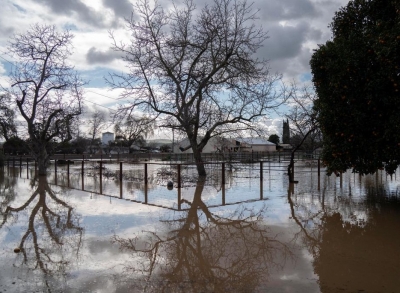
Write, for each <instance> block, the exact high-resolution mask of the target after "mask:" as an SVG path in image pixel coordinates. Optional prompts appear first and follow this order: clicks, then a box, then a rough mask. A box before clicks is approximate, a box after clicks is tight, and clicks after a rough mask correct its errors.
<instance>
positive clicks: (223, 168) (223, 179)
mask: <svg viewBox="0 0 400 293" xmlns="http://www.w3.org/2000/svg"><path fill="white" fill-rule="evenodd" d="M221 168H222V170H221V171H222V184H225V163H222V167H221Z"/></svg>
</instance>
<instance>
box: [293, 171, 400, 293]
mask: <svg viewBox="0 0 400 293" xmlns="http://www.w3.org/2000/svg"><path fill="white" fill-rule="evenodd" d="M364 182H365V191H366V196H365V197H364V198H363V199H360V198H358V199H357V198H352V197H351V196H349V197H346V198H340V197H338V198H336V197H333V196H332V195H330V196H327V197H331V198H325V195H324V194H323V195H322V197H318V202H319V205H317V204H316V201H315V200H313V199H312V198H311V196H309V197H308V200H304V201H303V202H301V200H300V197H296V196H293V192H292V191H291V190H290V188H289V192H288V202H289V204H290V208H291V213H292V218H293V219H294V221H295V223H296V224H297V225H298V226H299V228H300V230H299V231H300V232H299V234H300V235H301V238H302V240H303V243H304V245H305V247H306V248H307V249H308V250H309V252H310V253H311V254H312V255H313V257H314V261H313V266H314V272H315V273H316V274H317V275H318V276H319V284H320V289H321V292H336V291H341V292H360V291H367V292H397V291H398V289H399V276H400V268H399V265H398V264H399V263H400V254H399V252H398V249H399V247H400V236H399V233H398V231H399V230H400V206H399V203H400V202H399V200H398V198H393V196H390V194H388V193H387V190H386V188H385V187H384V186H383V185H382V184H377V183H376V182H371V180H369V179H368V178H366V179H365V178H364ZM332 197H333V198H334V199H333V200H332ZM305 202H307V204H305ZM349 210H350V211H351V213H349Z"/></svg>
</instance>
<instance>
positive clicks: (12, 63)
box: [0, 51, 121, 108]
mask: <svg viewBox="0 0 400 293" xmlns="http://www.w3.org/2000/svg"><path fill="white" fill-rule="evenodd" d="M1 52H2V53H3V54H5V55H7V53H5V52H4V51H1ZM0 58H1V59H3V60H4V61H6V62H8V63H10V64H11V65H12V66H16V64H15V63H14V62H12V61H10V60H8V59H6V58H4V57H3V56H1V55H0ZM85 91H86V92H89V93H93V94H96V95H99V96H102V97H105V98H108V99H111V100H114V101H121V100H120V99H118V98H113V97H110V96H107V95H104V94H100V93H97V92H94V91H93V90H88V89H85ZM89 102H90V101H89ZM90 103H93V104H95V105H98V106H100V107H104V108H107V107H105V106H102V105H99V104H96V103H94V102H90Z"/></svg>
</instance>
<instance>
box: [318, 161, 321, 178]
mask: <svg viewBox="0 0 400 293" xmlns="http://www.w3.org/2000/svg"><path fill="white" fill-rule="evenodd" d="M320 176H321V160H320V159H318V177H320Z"/></svg>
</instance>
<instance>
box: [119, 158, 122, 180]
mask: <svg viewBox="0 0 400 293" xmlns="http://www.w3.org/2000/svg"><path fill="white" fill-rule="evenodd" d="M119 181H121V182H122V162H119Z"/></svg>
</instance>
